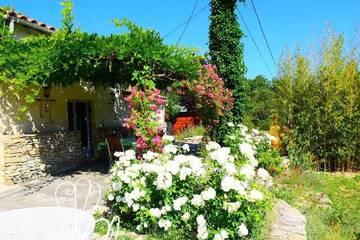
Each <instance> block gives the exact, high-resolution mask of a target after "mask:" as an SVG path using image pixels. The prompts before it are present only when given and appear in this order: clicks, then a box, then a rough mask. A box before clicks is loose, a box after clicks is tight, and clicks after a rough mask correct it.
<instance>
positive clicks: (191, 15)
mask: <svg viewBox="0 0 360 240" xmlns="http://www.w3.org/2000/svg"><path fill="white" fill-rule="evenodd" d="M198 2H199V0H196V1H195V4H194V7H193V9H192V11H191V14H190V17H189V19H188V20H187V22H186V25H185V27H184V30H183V31H182V33H181V35H180V37H179V39H178V40H177V42H176V45H178V44H179V42H180V41H181V39H182V37H183V36H184V33H185V32H186V30H187V28H188V26H189V24H190V21H191V19H192V18H193V16H194V12H195V9H196V6H197V4H198Z"/></svg>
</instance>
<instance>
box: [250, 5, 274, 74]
mask: <svg viewBox="0 0 360 240" xmlns="http://www.w3.org/2000/svg"><path fill="white" fill-rule="evenodd" d="M251 5H252V7H253V9H254V12H255V15H256V18H257V21H258V23H259V26H260V29H261V32H262V35H263V37H264V39H265V42H266V46H267V48H268V50H269V53H270V55H271V58H272V61H273V63H274V65H275V68H277V65H276V61H275V58H274V55H273V53H272V51H271V48H270V44H269V42H268V40H267V38H266V35H265V31H264V28H263V26H262V24H261V21H260V18H259V14H258V13H257V11H256V7H255V4H254V1H253V0H251Z"/></svg>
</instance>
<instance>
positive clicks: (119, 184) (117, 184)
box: [112, 182, 122, 191]
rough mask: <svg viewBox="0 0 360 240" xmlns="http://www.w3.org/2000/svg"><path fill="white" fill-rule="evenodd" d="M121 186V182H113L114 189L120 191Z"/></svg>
mask: <svg viewBox="0 0 360 240" xmlns="http://www.w3.org/2000/svg"><path fill="white" fill-rule="evenodd" d="M121 186H122V183H121V182H113V183H112V188H113V189H114V191H119V190H120V188H121Z"/></svg>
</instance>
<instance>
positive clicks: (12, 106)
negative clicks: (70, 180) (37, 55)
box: [0, 82, 128, 183]
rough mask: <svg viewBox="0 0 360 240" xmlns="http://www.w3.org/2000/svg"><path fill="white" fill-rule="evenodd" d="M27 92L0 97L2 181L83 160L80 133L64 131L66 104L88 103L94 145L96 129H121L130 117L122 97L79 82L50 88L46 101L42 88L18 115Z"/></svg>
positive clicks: (53, 170)
mask: <svg viewBox="0 0 360 240" xmlns="http://www.w3.org/2000/svg"><path fill="white" fill-rule="evenodd" d="M28 91H30V89H27V91H24V94H19V96H18V97H14V96H11V95H7V96H3V97H0V182H7V183H19V182H22V181H25V180H28V179H33V178H36V177H40V176H44V175H45V174H52V173H56V172H59V171H64V170H69V169H71V168H74V167H76V166H78V165H79V163H81V162H82V159H81V140H80V133H79V132H69V131H68V130H69V126H68V111H67V102H68V101H86V102H89V103H90V106H91V119H92V121H91V128H92V129H91V131H92V137H93V147H94V146H95V144H96V142H97V139H98V138H99V136H98V133H99V132H98V129H99V128H100V129H105V128H110V129H111V128H116V127H120V126H122V123H123V119H124V117H125V116H126V115H127V114H128V113H127V108H126V107H125V103H124V101H123V100H122V99H123V97H122V96H117V97H114V96H112V95H111V89H109V88H102V87H99V88H94V87H92V86H91V85H89V84H85V83H83V82H80V83H78V84H74V85H72V86H68V87H53V88H51V90H50V97H49V98H48V99H47V100H46V98H45V96H44V90H41V91H40V94H39V99H38V100H37V101H36V102H35V103H34V104H32V105H31V106H30V107H29V111H27V112H26V113H25V114H20V113H19V108H20V107H21V106H24V98H25V95H26V94H25V92H28ZM45 100H46V101H45Z"/></svg>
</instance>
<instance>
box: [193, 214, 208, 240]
mask: <svg viewBox="0 0 360 240" xmlns="http://www.w3.org/2000/svg"><path fill="white" fill-rule="evenodd" d="M196 223H197V226H198V227H197V235H196V237H197V238H198V239H200V240H205V239H207V238H208V236H209V233H208V230H207V227H206V220H205V218H204V216H203V215H199V216H197V217H196Z"/></svg>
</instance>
